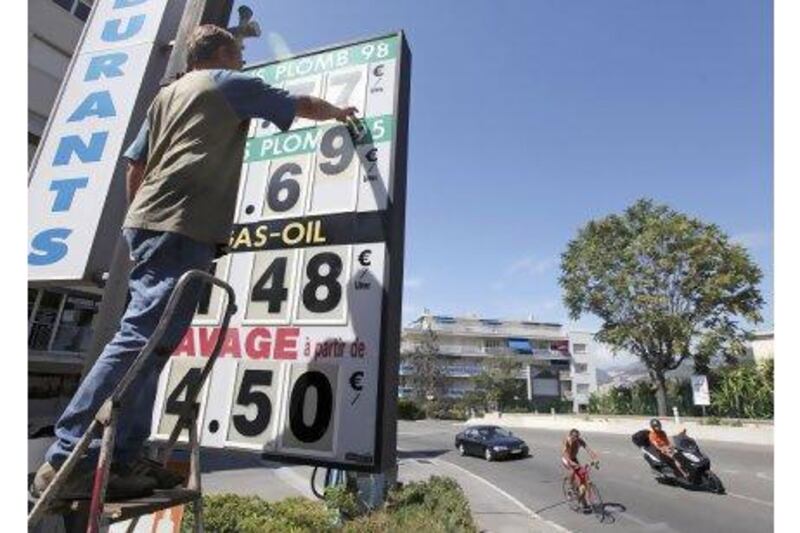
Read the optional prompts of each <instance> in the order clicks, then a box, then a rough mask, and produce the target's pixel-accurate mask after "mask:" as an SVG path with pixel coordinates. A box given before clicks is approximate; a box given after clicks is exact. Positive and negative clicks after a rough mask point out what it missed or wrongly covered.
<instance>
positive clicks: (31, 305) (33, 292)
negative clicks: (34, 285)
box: [28, 289, 39, 320]
mask: <svg viewBox="0 0 800 533" xmlns="http://www.w3.org/2000/svg"><path fill="white" fill-rule="evenodd" d="M38 299H39V291H38V290H37V289H28V320H30V319H31V316H32V315H33V311H34V310H35V309H36V301H37V300H38Z"/></svg>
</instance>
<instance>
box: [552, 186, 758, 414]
mask: <svg viewBox="0 0 800 533" xmlns="http://www.w3.org/2000/svg"><path fill="white" fill-rule="evenodd" d="M761 277H762V274H761V270H760V269H759V268H758V266H757V265H756V264H755V263H754V262H753V261H752V260H751V258H750V256H749V255H748V253H747V251H746V250H745V249H744V248H743V247H742V246H740V245H738V244H734V243H732V242H731V241H730V240H729V238H728V237H727V235H725V234H724V233H723V232H722V231H721V230H720V228H719V227H717V226H716V225H714V224H706V223H703V222H701V221H700V220H697V219H695V218H691V217H689V216H687V215H684V214H682V213H678V212H676V211H674V210H672V209H670V208H669V207H667V206H665V205H658V204H655V203H654V202H653V201H651V200H639V201H637V202H636V203H635V204H634V205H632V206H631V207H629V208H628V209H626V210H625V212H624V213H622V214H620V215H617V214H614V215H609V216H607V217H605V218H602V219H599V220H593V221H591V222H589V223H588V224H587V225H586V226H584V227H583V228H582V229H580V231H579V232H578V236H577V237H576V238H575V239H574V240H572V241H570V242H569V244H568V245H567V249H566V251H565V252H564V253H563V254H562V256H561V277H560V279H559V282H560V284H561V287H562V288H563V290H564V302H565V304H566V306H567V308H568V309H569V313H570V316H571V318H572V319H574V320H577V319H578V318H579V317H580V316H581V315H582V314H584V313H591V314H594V315H596V316H598V317H599V318H600V319H601V320H602V321H603V324H602V327H601V328H600V331H599V332H598V334H597V339H598V340H599V341H601V342H604V343H607V344H609V345H610V346H611V347H612V348H613V349H614V350H615V351H621V350H625V351H628V352H630V353H633V354H634V355H636V356H637V357H639V359H640V360H641V361H642V362H643V363H644V364H645V366H646V367H647V369H648V372H649V375H650V378H651V379H652V381H653V383H654V384H655V387H656V398H657V401H658V413H659V415H662V416H663V415H665V414H666V413H667V401H666V373H667V372H668V371H670V370H674V369H676V368H677V367H678V366H679V365H680V364H681V363H682V362H683V361H684V360H686V359H693V360H694V363H695V368H696V369H697V370H698V371H699V372H703V371H705V370H706V369H707V368H708V365H709V362H710V360H711V358H712V357H713V356H717V355H720V356H723V357H724V358H725V359H727V360H733V359H735V358H736V357H738V356H741V355H743V354H744V351H745V350H744V349H745V341H746V338H747V332H746V331H745V327H744V325H743V321H745V322H746V321H749V322H752V323H757V322H760V321H761V314H760V309H761V306H762V305H763V298H762V297H761V292H760V291H759V289H758V284H759V282H760V281H761ZM742 319H743V320H742Z"/></svg>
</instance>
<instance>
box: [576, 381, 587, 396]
mask: <svg viewBox="0 0 800 533" xmlns="http://www.w3.org/2000/svg"><path fill="white" fill-rule="evenodd" d="M577 392H578V394H588V393H589V384H588V383H578V386H577Z"/></svg>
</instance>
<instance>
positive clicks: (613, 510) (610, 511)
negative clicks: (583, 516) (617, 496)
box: [600, 502, 628, 524]
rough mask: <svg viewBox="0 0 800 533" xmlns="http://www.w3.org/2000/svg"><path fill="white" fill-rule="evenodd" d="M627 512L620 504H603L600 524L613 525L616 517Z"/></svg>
mask: <svg viewBox="0 0 800 533" xmlns="http://www.w3.org/2000/svg"><path fill="white" fill-rule="evenodd" d="M627 510H628V508H627V507H625V506H624V505H622V504H621V503H615V502H606V503H604V504H603V510H602V513H601V517H600V522H601V523H603V524H613V523H614V522H616V521H617V515H618V514H619V513H624V512H625V511H627Z"/></svg>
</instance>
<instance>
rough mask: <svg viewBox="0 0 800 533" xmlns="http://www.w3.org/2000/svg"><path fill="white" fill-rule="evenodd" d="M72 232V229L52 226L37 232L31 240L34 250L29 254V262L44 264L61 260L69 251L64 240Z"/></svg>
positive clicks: (36, 264) (35, 264)
mask: <svg viewBox="0 0 800 533" xmlns="http://www.w3.org/2000/svg"><path fill="white" fill-rule="evenodd" d="M71 233H72V230H71V229H67V228H52V229H46V230H43V231H40V232H39V233H37V234H36V236H35V237H34V238H33V241H32V242H31V247H33V251H32V252H30V253H29V254H28V264H29V265H33V266H44V265H52V264H53V263H56V262H58V261H60V260H61V259H62V258H63V257H64V256H65V255H67V252H68V251H69V247H68V246H67V243H66V242H64V241H65V240H66V239H67V237H69V236H70V234H71Z"/></svg>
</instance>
